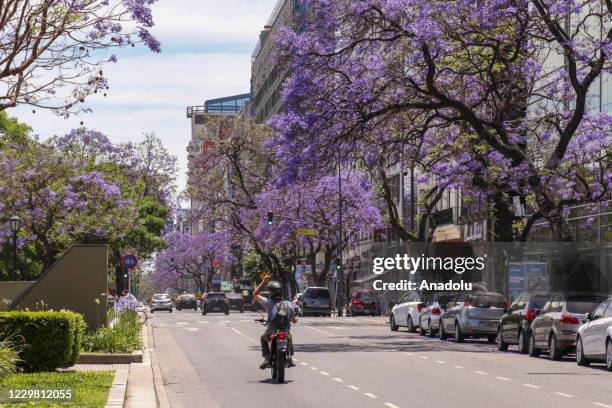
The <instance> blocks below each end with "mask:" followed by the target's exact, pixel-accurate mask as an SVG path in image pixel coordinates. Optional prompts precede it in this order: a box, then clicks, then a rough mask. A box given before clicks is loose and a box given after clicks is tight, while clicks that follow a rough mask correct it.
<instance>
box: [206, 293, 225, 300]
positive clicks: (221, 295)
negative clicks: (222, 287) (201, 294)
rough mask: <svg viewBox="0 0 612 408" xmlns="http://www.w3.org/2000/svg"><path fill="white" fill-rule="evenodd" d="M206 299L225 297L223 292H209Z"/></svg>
mask: <svg viewBox="0 0 612 408" xmlns="http://www.w3.org/2000/svg"><path fill="white" fill-rule="evenodd" d="M206 299H211V300H216V299H225V293H209V294H208V296H206Z"/></svg>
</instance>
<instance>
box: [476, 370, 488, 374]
mask: <svg viewBox="0 0 612 408" xmlns="http://www.w3.org/2000/svg"><path fill="white" fill-rule="evenodd" d="M474 373H476V374H480V375H488V373H485V372H484V371H474Z"/></svg>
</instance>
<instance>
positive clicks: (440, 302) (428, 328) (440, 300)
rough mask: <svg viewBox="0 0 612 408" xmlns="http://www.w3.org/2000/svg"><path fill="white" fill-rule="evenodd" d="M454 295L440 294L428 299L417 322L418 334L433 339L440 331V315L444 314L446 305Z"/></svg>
mask: <svg viewBox="0 0 612 408" xmlns="http://www.w3.org/2000/svg"><path fill="white" fill-rule="evenodd" d="M455 295H456V294H455V293H446V292H440V293H436V294H434V295H433V297H431V296H430V297H429V299H428V300H427V302H426V303H425V308H424V309H423V310H422V311H421V316H420V321H419V334H420V335H421V336H424V335H425V334H427V335H429V337H434V336H435V335H436V333H437V332H438V330H439V329H440V315H441V314H442V313H444V312H445V310H446V305H447V304H448V302H449V301H450V300H451V299H452V298H453V297H454V296H455Z"/></svg>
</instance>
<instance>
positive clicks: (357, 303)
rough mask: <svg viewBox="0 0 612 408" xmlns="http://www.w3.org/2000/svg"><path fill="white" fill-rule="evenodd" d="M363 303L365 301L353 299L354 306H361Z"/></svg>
mask: <svg viewBox="0 0 612 408" xmlns="http://www.w3.org/2000/svg"><path fill="white" fill-rule="evenodd" d="M362 303H363V300H361V299H353V304H354V305H360V304H362Z"/></svg>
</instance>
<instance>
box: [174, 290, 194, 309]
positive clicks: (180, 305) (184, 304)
mask: <svg viewBox="0 0 612 408" xmlns="http://www.w3.org/2000/svg"><path fill="white" fill-rule="evenodd" d="M181 309H193V310H198V300H197V299H196V297H195V295H188V294H185V295H180V296H179V297H177V298H176V310H178V311H179V312H180V311H181Z"/></svg>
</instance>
